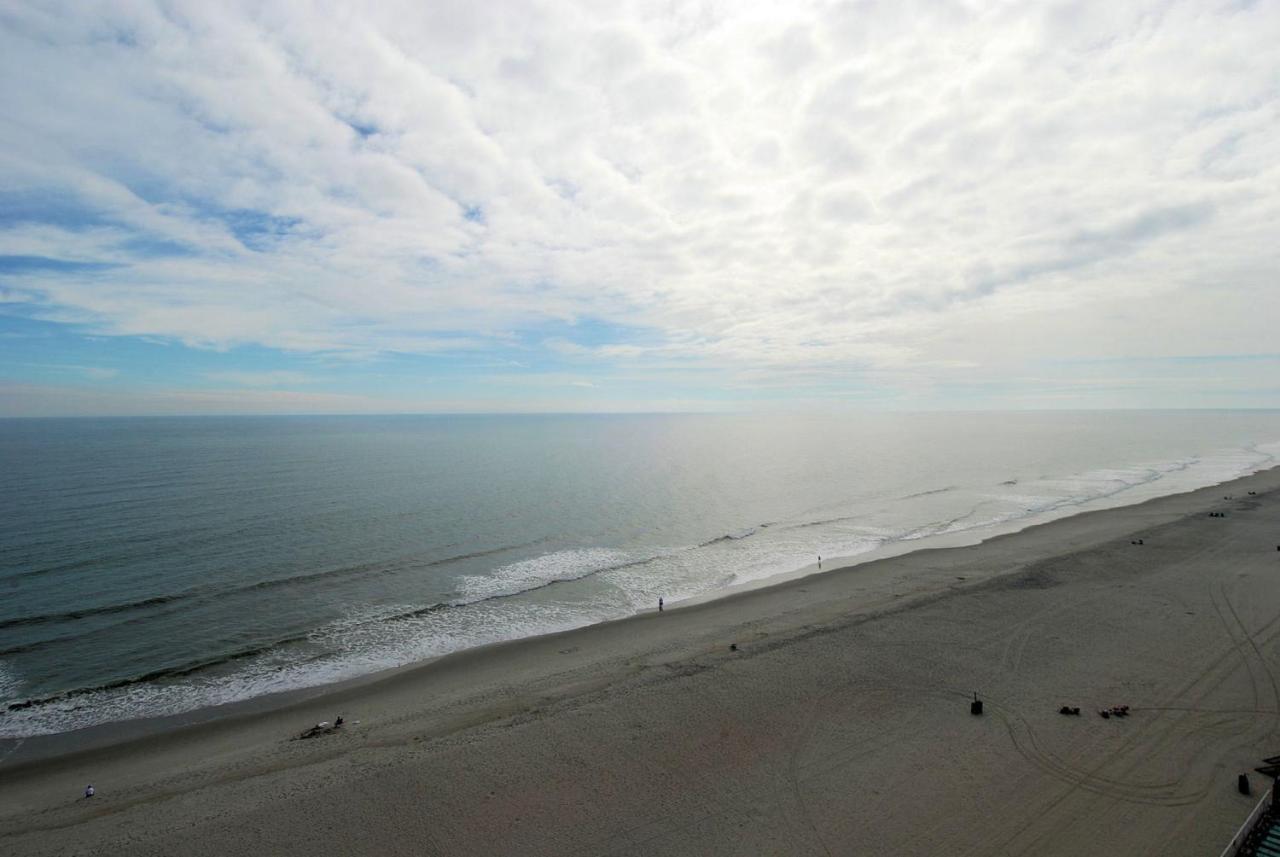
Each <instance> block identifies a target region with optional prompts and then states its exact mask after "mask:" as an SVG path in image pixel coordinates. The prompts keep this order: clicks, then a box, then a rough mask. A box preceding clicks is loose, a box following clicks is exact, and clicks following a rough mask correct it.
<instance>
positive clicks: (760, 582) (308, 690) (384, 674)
mask: <svg viewBox="0 0 1280 857" xmlns="http://www.w3.org/2000/svg"><path fill="white" fill-rule="evenodd" d="M1269 472H1271V473H1277V474H1280V464H1273V465H1272V466H1270V467H1267V468H1264V469H1262V470H1258V471H1255V472H1254V473H1251V474H1248V475H1246V476H1239V477H1236V478H1234V479H1229V480H1226V481H1223V482H1217V483H1212V484H1210V485H1205V486H1201V487H1199V488H1193V489H1190V490H1188V491H1182V492H1177V493H1173V494H1162V495H1158V496H1156V497H1151V498H1148V499H1145V500H1139V501H1137V502H1135V503H1128V504H1120V505H1105V504H1106V503H1107V501H1108V500H1110V499H1111V498H1112V497H1113V496H1114V495H1111V496H1108V497H1102V498H1093V499H1091V500H1087V501H1084V503H1082V504H1080V505H1081V506H1086V507H1087V506H1089V505H1091V504H1104V505H1100V506H1097V507H1095V508H1085V509H1084V510H1083V511H1073V512H1068V513H1065V514H1061V515H1057V516H1055V517H1050V518H1048V519H1047V520H1041V521H1033V520H1032V519H1030V518H1029V519H1014V520H1011V521H1006V522H1002V523H1001V524H996V525H992V526H991V527H990V528H974V529H971V530H959V531H956V532H952V533H935V534H931V535H928V536H925V537H922V538H920V539H914V540H908V539H901V540H896V541H893V542H890V543H888V544H882V545H880V546H878V547H876V548H873V549H871V550H869V551H867V552H865V553H862V554H856V555H852V556H832V557H829V558H828V559H827V560H826V563H827V564H828V566H829V567H828V568H825V569H820V568H819V567H818V564H817V563H816V562H814V563H809V564H806V565H804V566H801V567H800V568H797V569H794V570H791V571H784V572H778V573H776V574H772V575H769V576H767V577H763V578H757V579H752V580H747V581H744V582H742V583H738V584H734V585H731V586H729V587H726V588H725V589H721V590H716V591H714V592H708V593H705V594H702V595H696V596H693V597H690V598H686V599H681V600H679V601H669V602H668V603H667V605H666V606H667V612H668V613H674V612H676V611H681V612H684V611H688V610H691V609H699V608H705V607H707V606H709V605H713V604H716V603H718V602H722V601H733V600H734V599H739V598H745V597H748V596H750V595H751V594H752V593H763V592H767V591H770V590H774V589H781V588H785V587H788V586H793V585H798V584H799V583H801V582H803V581H805V580H808V579H811V578H816V577H820V576H824V575H832V574H841V573H849V572H850V571H852V570H853V569H864V568H866V567H868V566H873V565H876V564H878V563H883V562H887V561H889V560H893V559H896V558H900V557H909V556H913V555H915V554H918V553H927V552H929V551H945V550H960V549H965V548H974V547H979V546H981V545H984V544H988V543H990V542H992V541H994V540H997V539H1003V538H1007V537H1010V536H1016V535H1019V534H1022V533H1026V532H1031V531H1035V530H1038V529H1039V528H1042V527H1048V526H1052V525H1054V524H1057V523H1060V522H1062V521H1067V520H1071V519H1074V518H1078V517H1084V516H1089V515H1100V514H1105V513H1107V512H1111V511H1121V510H1126V509H1138V508H1141V507H1143V506H1146V505H1149V504H1154V503H1159V502H1161V501H1164V500H1169V499H1173V498H1177V497H1184V496H1189V495H1194V494H1198V493H1201V492H1214V491H1217V490H1220V489H1222V488H1224V487H1229V486H1231V485H1234V484H1236V483H1238V482H1243V481H1245V480H1249V479H1252V478H1254V477H1257V476H1259V475H1262V474H1265V473H1269ZM1064 508H1076V507H1072V506H1067V507H1064ZM1058 511H1061V509H1057V510H1053V512H1051V513H1050V514H1053V513H1054V512H1058ZM1029 520H1032V522H1030V523H1028V521H1029ZM656 614H657V610H656V609H649V610H644V611H641V612H639V613H635V614H631V615H629V616H622V617H618V618H616V619H609V620H606V621H604V622H597V623H592V624H589V625H583V626H580V627H578V628H571V629H568V630H564V631H553V632H548V633H545V634H535V635H533V636H528V637H513V638H511V639H508V640H498V641H495V642H491V643H485V644H482V645H479V646H472V647H469V648H464V649H459V650H457V651H453V652H448V653H445V654H443V655H438V656H436V657H433V658H427V659H424V660H419V661H414V662H412V663H407V664H401V665H398V666H394V667H387V668H383V669H378V670H374V671H372V672H368V673H364V674H362V675H358V676H353V677H350V678H346V679H342V680H339V681H336V682H328V683H324V684H317V685H310V686H305V687H298V688H291V689H288V690H282V691H277V692H273V693H267V694H260V695H258V696H253V697H249V698H246V699H239V700H234V701H232V702H226V703H220V704H217V705H205V706H200V707H197V708H193V709H190V710H188V711H183V712H178V713H176V714H166V715H158V716H149V717H137V718H130V719H128V720H118V721H109V722H106V723H100V724H94V725H91V726H86V727H82V728H79V729H73V730H67V731H63V732H54V733H45V734H40V735H33V736H23V737H20V738H9V737H0V770H9V769H11V768H14V767H17V766H19V765H26V764H28V763H39V762H41V761H44V760H48V759H57V758H59V757H61V756H65V755H69V754H74V753H79V752H86V751H92V750H99V749H104V748H109V747H113V746H115V745H119V744H124V743H130V742H135V741H146V740H148V739H151V738H154V737H157V736H161V735H164V734H167V733H171V732H174V731H177V730H183V729H190V728H194V727H199V726H201V725H203V724H208V723H211V722H215V721H219V720H223V719H237V718H244V717H252V716H255V715H259V714H265V713H270V712H274V711H279V710H286V709H291V708H294V707H296V706H299V705H306V704H308V703H315V704H319V703H320V702H322V701H323V700H324V699H325V698H326V697H330V696H333V697H336V698H337V699H342V698H343V697H344V696H345V695H346V694H348V693H349V692H353V691H355V690H357V689H359V688H362V687H365V686H367V685H377V684H378V683H380V682H382V681H384V680H391V679H395V678H397V677H399V676H401V675H402V674H405V673H412V672H415V671H418V670H427V669H429V668H431V667H433V666H435V665H437V664H439V663H441V662H442V661H448V660H450V659H455V658H461V657H463V656H467V655H475V656H481V655H482V653H484V652H487V651H491V650H492V651H499V650H502V649H504V648H509V647H512V646H520V645H524V644H526V643H530V642H533V641H538V640H554V639H559V638H561V637H564V636H567V635H574V634H578V633H581V632H584V631H590V630H591V629H595V628H603V627H606V626H612V625H616V624H622V623H628V622H633V621H635V620H639V619H642V618H644V617H646V616H650V615H656Z"/></svg>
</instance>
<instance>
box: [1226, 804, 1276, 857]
mask: <svg viewBox="0 0 1280 857" xmlns="http://www.w3.org/2000/svg"><path fill="white" fill-rule="evenodd" d="M1270 805H1271V789H1267V793H1266V794H1264V795H1263V796H1262V800H1260V801H1258V805H1257V806H1255V807H1254V808H1253V812H1251V813H1249V817H1248V818H1246V819H1245V820H1244V824H1242V825H1240V829H1239V830H1237V831H1236V835H1235V836H1233V837H1231V841H1230V842H1228V843H1227V847H1226V848H1223V849H1222V853H1221V854H1220V855H1218V857H1235V855H1236V852H1237V851H1238V850H1239V848H1240V846H1241V845H1242V844H1243V843H1244V840H1245V838H1246V837H1248V835H1249V831H1251V830H1253V826H1254V825H1255V824H1257V823H1258V819H1259V818H1261V817H1262V814H1263V813H1264V812H1266V811H1267V809H1268V808H1269V807H1270Z"/></svg>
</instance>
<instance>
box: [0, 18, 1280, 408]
mask: <svg viewBox="0 0 1280 857" xmlns="http://www.w3.org/2000/svg"><path fill="white" fill-rule="evenodd" d="M1276 45H1280V2H1275V0H1258V2H1253V3H1248V2H1209V0H1205V2H1194V3H1184V2H1146V0H1134V2H1124V3H1116V2H1114V0H1108V1H1107V2H1098V3H1093V2H1084V3H1028V2H1021V0H1020V1H1019V2H984V3H970V2H918V3H917V2H910V0H892V2H883V3H881V2H873V0H857V1H856V2H818V3H804V2H796V0H788V2H783V3H766V2H760V3H755V2H746V0H732V2H696V0H689V2H662V3H656V2H655V3H647V2H635V3H630V2H618V3H614V2H592V3H568V2H540V0H522V2H511V3H507V2H498V1H497V0H486V2H482V3H480V2H475V0H458V2H429V1H428V2H422V0H415V1H414V2H407V3H398V2H392V0H380V2H378V3H373V4H364V3H357V4H352V5H348V4H342V3H308V2H293V3H272V2H267V3H262V2H249V3H237V2H231V0H227V2H218V3H207V2H190V3H188V2H180V1H179V0H173V2H145V0H112V2H101V3H100V2H91V0H86V2H78V3H73V4H54V3H26V2H21V0H5V2H3V3H0V416H42V415H93V414H186V413H191V414H205V413H209V414H214V413H403V412H459V411H460V412H524V411H531V412H543V411H558V412H577V411H589V412H594V411H623V412H625V411H718V410H734V411H741V410H749V411H750V410H810V409H819V410H823V409H836V410H845V409H860V408H867V409H911V410H928V409H942V410H945V409H985V408H1120V407H1133V408H1148V407H1149V408H1179V407H1190V408H1202V407H1207V408H1216V407H1232V408H1234V407H1280V50H1277V49H1276Z"/></svg>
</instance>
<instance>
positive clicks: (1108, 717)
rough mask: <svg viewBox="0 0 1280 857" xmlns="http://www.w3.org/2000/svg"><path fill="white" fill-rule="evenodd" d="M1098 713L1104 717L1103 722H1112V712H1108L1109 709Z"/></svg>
mask: <svg viewBox="0 0 1280 857" xmlns="http://www.w3.org/2000/svg"><path fill="white" fill-rule="evenodd" d="M1098 713H1099V714H1101V715H1102V719H1103V720H1110V719H1111V712H1110V711H1107V709H1105V708H1104V709H1102V710H1101V711H1099V712H1098Z"/></svg>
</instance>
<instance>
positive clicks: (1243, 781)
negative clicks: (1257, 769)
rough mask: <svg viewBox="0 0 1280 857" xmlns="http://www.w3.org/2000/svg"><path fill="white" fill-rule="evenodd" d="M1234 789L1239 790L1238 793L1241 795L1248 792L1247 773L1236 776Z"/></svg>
mask: <svg viewBox="0 0 1280 857" xmlns="http://www.w3.org/2000/svg"><path fill="white" fill-rule="evenodd" d="M1236 791H1238V792H1240V794H1242V795H1247V794H1249V775H1248V774H1241V775H1240V776H1238V777H1236Z"/></svg>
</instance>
